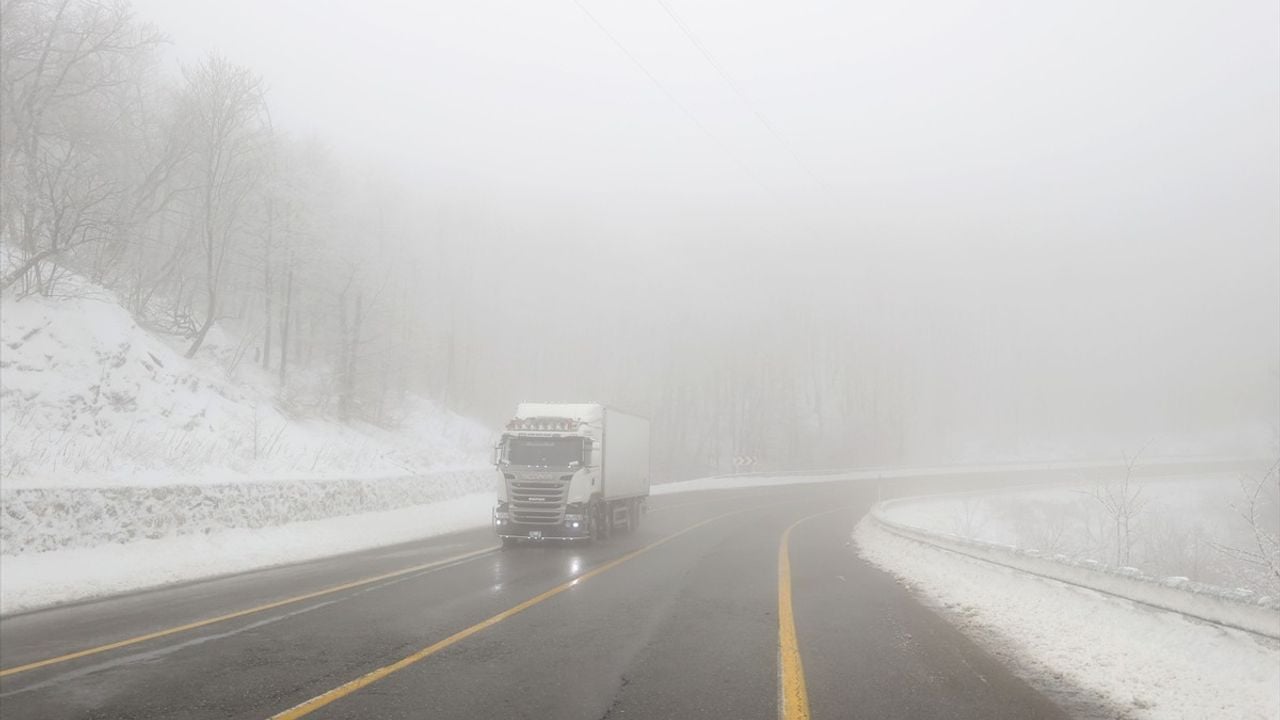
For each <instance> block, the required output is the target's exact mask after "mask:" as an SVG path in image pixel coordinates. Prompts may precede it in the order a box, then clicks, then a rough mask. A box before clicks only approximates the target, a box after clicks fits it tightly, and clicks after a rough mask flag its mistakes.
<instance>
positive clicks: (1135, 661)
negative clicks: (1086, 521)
mask: <svg viewBox="0 0 1280 720" xmlns="http://www.w3.org/2000/svg"><path fill="white" fill-rule="evenodd" d="M853 536H854V540H855V541H856V542H857V544H858V549H859V552H860V553H861V554H862V556H863V557H864V558H866V559H867V560H869V561H870V562H872V563H873V564H875V565H878V566H879V567H881V568H883V569H884V570H886V571H888V572H890V573H892V574H894V575H896V576H897V577H898V578H899V579H900V580H901V581H902V582H903V583H904V584H906V585H907V586H908V587H910V588H912V589H913V590H914V591H915V592H916V593H917V594H919V595H920V596H922V599H924V600H925V601H926V602H928V603H929V604H931V605H933V606H934V607H936V608H938V609H939V610H940V611H941V612H942V613H943V614H944V615H945V616H946V617H947V618H948V619H949V620H950V621H951V622H953V623H954V624H956V625H957V626H958V627H959V628H960V629H961V630H963V631H964V632H965V633H966V634H968V635H970V636H972V637H973V638H974V639H975V640H976V641H978V642H979V643H980V644H982V645H983V646H985V647H986V648H987V649H988V650H990V651H992V652H993V653H995V654H996V655H997V656H999V657H1001V658H1002V659H1003V660H1004V661H1005V662H1006V663H1007V664H1009V666H1010V667H1013V668H1015V669H1016V670H1017V671H1018V672H1020V673H1021V674H1022V675H1023V676H1024V677H1025V678H1026V679H1027V680H1028V681H1029V682H1030V683H1032V684H1033V685H1035V686H1037V687H1039V688H1040V689H1041V690H1042V691H1044V692H1046V693H1047V694H1049V695H1050V696H1052V697H1054V698H1055V699H1056V700H1057V701H1058V702H1059V703H1060V704H1061V705H1062V706H1063V707H1064V708H1066V709H1067V710H1068V711H1069V712H1072V713H1073V714H1078V715H1080V716H1082V717H1099V718H1102V717H1106V718H1116V717H1122V718H1142V719H1149V720H1164V719H1166V718H1168V719H1169V720H1173V719H1175V718H1177V719H1191V718H1197V719H1198V718H1205V719H1208V718H1232V719H1234V720H1246V719H1250V718H1272V719H1274V718H1278V717H1280V645H1277V644H1276V643H1274V642H1271V641H1266V640H1262V639H1260V638H1258V637H1256V636H1253V635H1250V634H1249V633H1245V632H1241V631H1237V630H1230V629H1224V628H1220V627H1217V626H1213V625H1209V624H1206V623H1201V622H1198V621H1193V620H1189V619H1187V618H1185V617H1183V616H1181V615H1178V614H1176V613H1170V612H1163V611H1158V610H1154V609H1151V608H1148V607H1145V606H1141V605H1137V604H1135V603H1132V602H1129V601H1126V600H1121V599H1119V598H1114V597H1110V596H1106V595H1103V594H1101V593H1097V592H1093V591H1091V590H1086V589H1083V588H1078V587H1074V586H1070V585H1064V584H1062V583H1058V582H1055V581H1053V580H1047V579H1044V578H1039V577H1035V576H1031V575H1026V574H1022V573H1018V572H1016V571H1014V570H1010V569H1008V568H1002V567H998V566H995V565H991V564H988V563H984V562H981V561H978V560H974V559H972V558H966V557H963V556H959V555H956V554H954V553H949V552H947V551H945V550H939V549H935V548H931V547H928V546H926V545H923V544H921V543H917V542H914V541H911V540H906V539H903V538H900V537H898V536H895V535H892V534H890V533H888V532H886V531H885V530H883V529H881V528H879V527H877V526H876V525H874V524H873V523H872V522H871V521H870V520H868V519H864V520H863V521H862V522H861V523H859V525H858V527H857V528H856V529H855V531H854V535H853ZM1081 693H1083V695H1084V696H1083V697H1082V696H1081Z"/></svg>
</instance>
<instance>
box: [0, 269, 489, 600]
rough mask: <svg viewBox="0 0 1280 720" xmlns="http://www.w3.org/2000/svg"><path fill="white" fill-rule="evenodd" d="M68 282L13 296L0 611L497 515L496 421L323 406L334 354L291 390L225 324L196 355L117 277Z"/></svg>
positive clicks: (4, 398)
mask: <svg viewBox="0 0 1280 720" xmlns="http://www.w3.org/2000/svg"><path fill="white" fill-rule="evenodd" d="M60 288H62V292H64V293H65V295H64V296H61V297H39V296H31V297H26V298H21V299H19V298H16V297H13V296H11V295H5V296H4V297H2V298H0V431H2V434H0V574H2V575H3V578H4V581H3V583H0V613H11V612H17V611H20V610H27V609H34V608H36V607H41V606H45V605H50V604H55V603H61V602H69V601H74V600H80V599H85V598H89V597H95V596H100V595H104V594H110V593H118V592H124V591H129V590H135V589H139V588H144V587H150V586H155V585H161V584H166V583H171V582H179V581H185V580H193V579H197V578H200V577H207V576H210V575H216V574H222V573H229V572H238V571H244V570H251V569H255V568H260V567H265V566H269V565H278V564H283V563H289V562H298V561H303V560H308V559H313V558H317V557H322V556H325V555H334V554H338V553H342V552H350V551H355V550H361V549H365V548H370V547H376V546H379V545H389V544H394V543H398V542H405V541H409V540H413V539H416V538H421V537H427V536H431V535H437V534H441V533H445V532H451V531H455V530H459V529H463V528H465V527H472V526H476V525H483V524H484V523H486V522H487V521H488V511H489V506H490V505H491V504H492V496H491V495H490V494H489V493H488V490H489V489H490V485H491V482H492V475H491V472H492V471H491V470H490V469H489V468H487V466H486V465H485V463H484V459H485V457H486V455H487V449H488V444H489V441H490V439H491V438H490V432H489V431H488V429H486V428H484V427H482V426H480V425H479V424H477V423H475V422H473V421H471V420H469V419H467V418H463V417H460V416H458V415H456V414H454V413H451V412H449V411H447V410H445V409H443V408H440V407H438V406H436V405H434V404H433V403H431V402H430V401H429V400H427V399H425V398H416V397H412V396H410V397H407V398H405V400H404V402H402V403H399V404H398V406H397V409H398V413H399V414H398V416H396V417H392V418H386V422H385V423H384V426H374V425H371V424H368V423H361V422H358V421H357V422H350V423H338V422H334V421H332V420H329V419H326V418H325V416H324V413H323V410H322V409H321V410H320V411H316V410H314V409H313V410H312V411H311V413H310V415H311V416H310V417H306V416H304V413H302V412H301V411H300V410H298V407H299V406H300V403H299V399H300V398H301V399H306V398H308V397H309V398H312V399H313V400H314V398H316V397H321V398H323V397H324V392H323V384H324V382H325V378H326V377H327V376H326V375H325V373H324V371H323V368H318V369H317V368H312V369H307V368H303V367H296V368H293V369H292V370H291V373H290V375H289V377H290V378H291V380H290V386H289V387H284V388H282V387H280V386H279V385H278V383H277V381H276V377H275V375H274V374H268V373H265V372H264V371H263V370H262V369H261V368H260V367H258V366H257V365H256V364H254V363H253V362H250V361H246V360H245V355H246V348H248V347H250V346H251V345H252V343H246V342H244V341H243V340H240V339H237V338H236V337H235V335H234V334H233V333H230V332H228V331H226V329H225V328H222V327H221V326H215V328H214V330H213V331H211V332H210V335H209V338H208V340H207V342H206V343H205V347H204V348H203V349H202V350H201V351H200V353H199V354H198V355H197V356H196V357H195V358H191V359H188V358H186V357H185V356H184V353H183V352H182V350H183V347H182V345H183V343H182V341H181V340H180V339H174V338H169V337H167V336H162V335H157V334H154V333H151V332H148V331H147V330H145V329H143V328H141V327H140V326H139V325H138V324H137V323H136V322H135V321H134V320H133V318H132V317H131V316H130V314H129V313H128V312H127V311H126V310H125V309H124V308H123V307H122V306H121V304H120V303H119V301H118V298H116V297H115V295H113V294H112V293H111V292H109V291H107V290H105V289H103V288H101V287H98V286H96V285H93V284H92V283H89V282H87V281H85V280H84V279H82V278H78V277H75V276H69V277H67V278H66V279H64V280H63V282H62V284H61V285H60ZM317 388H319V389H318V390H317ZM282 398H285V400H282ZM284 408H291V409H289V410H286V409H284Z"/></svg>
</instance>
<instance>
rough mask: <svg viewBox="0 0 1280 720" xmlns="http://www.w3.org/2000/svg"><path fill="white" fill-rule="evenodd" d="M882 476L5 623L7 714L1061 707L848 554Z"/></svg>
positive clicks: (475, 539) (811, 713) (1, 638)
mask: <svg viewBox="0 0 1280 720" xmlns="http://www.w3.org/2000/svg"><path fill="white" fill-rule="evenodd" d="M916 482H917V485H920V486H921V487H924V486H925V485H927V482H926V481H916ZM876 494H877V490H876V488H875V487H874V486H873V485H870V484H867V483H860V482H841V483H822V484H812V485H793V486H788V487H779V488H756V489H750V490H719V491H709V492H700V493H684V494H678V495H669V496H662V497H657V498H654V500H653V502H652V508H653V512H651V513H650V514H649V515H648V516H646V518H645V523H644V525H643V527H642V528H641V529H640V530H639V531H638V532H636V533H633V534H630V535H625V536H620V537H615V538H613V539H611V540H609V541H607V542H605V543H601V544H598V545H594V546H561V545H549V544H548V545H537V546H529V547H520V548H516V549H514V550H507V551H499V550H495V549H492V547H493V545H494V542H493V538H492V537H491V535H490V533H489V531H488V530H487V529H485V530H477V531H470V532H464V533H458V534H454V535H448V536H442V537H437V538H432V539H430V540H424V541H421V542H416V543H410V544H407V545H400V546H396V547H391V548H383V549H380V550H376V551H369V552H363V553H357V554H352V555H345V556H341V557H335V558H328V559H325V560H321V561H316V562H310V563H304V564H299V565H293V566H288V567H281V568H274V569H270V570H263V571H257V572H252V573H246V574H242V575H237V576H232V577H225V578H219V579H214V580H209V581H202V582H197V583H191V584H187V585H183V586H178V587H170V588H164V589H160V590H154V591H147V592H141V593H137V594H133V595H128V596H123V597H116V598H110V599H106V600H101V601H95V602H90V603H84V604H79V605H74V606H68V607H62V608H55V609H51V610H46V611H41V612H35V613H28V614H24V615H17V616H13V617H8V618H3V619H0V673H2V674H0V711H2V713H3V716H4V718H6V720H8V719H10V718H13V719H18V718H161V717H164V718H169V717H184V718H266V717H289V718H292V717H308V718H421V717H432V718H584V719H592V720H594V719H597V718H676V717H679V718H690V717H706V718H777V717H785V718H789V719H790V718H805V717H812V718H817V719H818V720H823V719H825V718H849V717H866V718H975V719H977V718H982V719H983V720H988V719H998V718H1011V719H1012V718H1017V719H1019V720H1027V719H1033V718H1059V717H1063V715H1062V713H1061V711H1059V710H1058V709H1057V708H1055V707H1054V706H1053V705H1052V704H1051V703H1050V702H1049V701H1048V700H1046V699H1045V698H1044V697H1043V696H1041V695H1040V694H1038V693H1036V692H1035V691H1034V690H1032V689H1031V688H1030V687H1029V686H1028V685H1026V684H1025V683H1024V682H1023V681H1021V680H1020V679H1018V678H1017V677H1016V676H1015V675H1014V674H1013V673H1012V672H1011V671H1010V670H1009V669H1008V668H1005V667H1003V666H1001V665H1000V663H999V662H997V661H996V660H995V659H993V658H992V657H991V656H990V655H988V654H987V653H985V652H984V651H982V650H981V649H980V648H978V647H977V646H975V645H974V644H973V643H971V642H970V641H969V640H967V639H966V638H965V637H964V636H963V635H961V634H960V633H959V632H958V631H957V630H955V629H954V628H952V627H951V626H950V625H949V624H947V622H946V621H945V620H943V619H942V618H940V617H939V616H937V615H936V614H934V613H933V612H932V611H930V610H929V609H927V608H925V607H923V606H921V605H920V604H919V603H918V602H916V601H915V600H914V599H913V598H912V597H911V595H910V594H909V593H908V592H907V591H906V590H904V589H903V588H902V587H901V586H900V585H898V584H897V583H896V582H895V581H894V580H893V579H892V578H891V577H889V576H887V575H886V574H884V573H882V572H880V571H879V570H877V569H875V568H873V567H871V566H870V565H868V564H866V563H864V562H863V561H861V560H860V559H859V558H858V557H857V556H856V553H855V552H854V551H853V549H852V548H851V547H850V546H849V533H850V530H851V529H852V527H853V525H854V523H855V522H856V521H857V519H858V518H859V517H861V515H862V514H863V513H865V512H866V510H867V509H868V507H869V506H870V505H871V503H872V502H874V500H875V498H876ZM784 533H785V535H786V538H785V545H784ZM780 611H781V612H780ZM797 692H798V694H797ZM796 698H799V700H802V702H800V701H799V700H796Z"/></svg>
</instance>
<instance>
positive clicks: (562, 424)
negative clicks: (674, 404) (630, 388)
mask: <svg viewBox="0 0 1280 720" xmlns="http://www.w3.org/2000/svg"><path fill="white" fill-rule="evenodd" d="M493 450H494V452H493V464H494V466H495V467H496V468H497V469H498V472H499V481H498V504H497V506H495V507H494V509H493V529H494V531H495V532H497V534H498V537H500V538H502V546H503V547H510V546H511V545H513V544H515V543H516V542H518V541H521V540H552V539H558V540H583V541H592V540H600V539H603V538H607V537H609V535H611V534H612V533H614V532H624V531H625V532H632V531H634V530H635V529H636V528H638V527H639V525H640V516H641V515H642V514H643V513H644V512H645V510H646V502H647V500H648V497H649V421H648V420H646V419H644V418H642V417H637V416H635V415H628V414H626V413H624V412H620V411H618V410H614V409H613V408H610V407H607V406H605V405H600V404H598V403H521V404H520V405H518V406H517V407H516V416H515V417H514V418H512V420H511V421H510V422H508V423H507V427H506V431H505V432H503V434H502V439H501V440H499V441H498V443H497V444H496V445H495V446H494V449H493Z"/></svg>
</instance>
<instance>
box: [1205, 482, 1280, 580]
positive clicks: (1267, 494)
mask: <svg viewBox="0 0 1280 720" xmlns="http://www.w3.org/2000/svg"><path fill="white" fill-rule="evenodd" d="M1240 491H1241V496H1242V498H1243V499H1242V500H1241V501H1240V502H1237V503H1234V504H1232V506H1231V507H1232V509H1234V510H1235V511H1236V514H1237V515H1239V516H1240V519H1241V520H1243V521H1244V523H1245V525H1246V526H1247V527H1248V529H1249V534H1250V537H1251V539H1252V542H1250V543H1248V544H1240V545H1223V544H1219V543H1215V547H1216V548H1217V549H1218V550H1219V551H1220V552H1222V553H1223V554H1225V555H1227V556H1229V557H1232V558H1234V559H1236V560H1239V561H1241V562H1243V563H1244V564H1245V565H1247V566H1248V567H1250V568H1252V569H1253V571H1254V573H1255V574H1257V575H1258V576H1259V580H1260V581H1261V582H1260V584H1261V585H1263V586H1264V587H1267V588H1269V589H1270V590H1271V591H1272V592H1280V460H1278V461H1276V462H1274V463H1272V464H1271V467H1270V468H1268V469H1267V471H1266V472H1265V473H1262V474H1261V475H1258V476H1256V477H1251V476H1249V475H1247V474H1246V475H1242V476H1241V477H1240Z"/></svg>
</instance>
